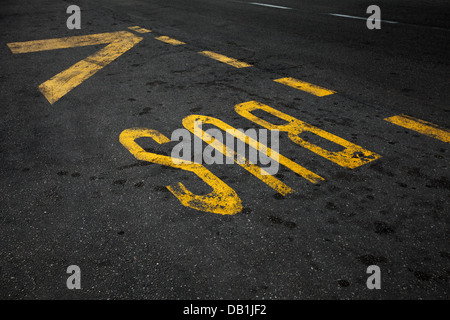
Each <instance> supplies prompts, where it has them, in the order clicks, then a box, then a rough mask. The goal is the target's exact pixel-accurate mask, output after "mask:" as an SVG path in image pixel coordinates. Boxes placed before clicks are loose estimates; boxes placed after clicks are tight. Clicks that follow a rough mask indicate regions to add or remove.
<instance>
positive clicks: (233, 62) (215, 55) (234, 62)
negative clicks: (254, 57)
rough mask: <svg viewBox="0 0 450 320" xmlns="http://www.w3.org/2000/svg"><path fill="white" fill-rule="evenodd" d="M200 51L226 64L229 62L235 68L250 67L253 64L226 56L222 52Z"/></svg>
mask: <svg viewBox="0 0 450 320" xmlns="http://www.w3.org/2000/svg"><path fill="white" fill-rule="evenodd" d="M199 53H200V54H201V55H204V56H206V57H209V58H211V59H214V60H217V61H220V62H223V63H226V64H228V65H230V66H233V67H235V68H248V67H251V66H252V65H251V64H248V63H246V62H242V61H239V60H236V59H234V58H230V57H227V56H224V55H222V54H219V53H215V52H212V51H201V52H199Z"/></svg>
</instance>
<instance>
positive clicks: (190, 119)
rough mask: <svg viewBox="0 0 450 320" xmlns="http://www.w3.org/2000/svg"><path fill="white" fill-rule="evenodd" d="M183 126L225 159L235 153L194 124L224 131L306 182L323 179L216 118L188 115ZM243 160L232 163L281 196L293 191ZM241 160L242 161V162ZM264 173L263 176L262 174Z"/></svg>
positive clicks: (315, 181)
mask: <svg viewBox="0 0 450 320" xmlns="http://www.w3.org/2000/svg"><path fill="white" fill-rule="evenodd" d="M182 122H183V126H184V127H185V128H186V129H188V130H189V131H191V132H192V133H193V134H194V135H196V136H198V137H199V138H200V139H202V140H203V141H205V142H206V143H208V144H210V145H211V146H212V147H213V148H214V149H216V150H217V151H219V152H221V153H222V154H224V155H225V156H226V157H232V158H234V156H235V155H236V152H235V151H234V150H231V149H230V148H228V147H227V146H225V145H224V144H223V143H222V142H220V141H218V140H217V139H214V138H212V137H211V136H210V135H208V134H207V133H206V132H204V131H203V130H202V129H201V128H200V127H198V126H196V123H197V124H198V123H202V124H212V125H214V126H216V127H218V128H220V129H222V130H223V131H226V132H227V133H230V134H232V135H233V136H234V137H236V138H237V139H239V140H241V141H242V142H244V143H246V144H248V145H249V146H251V147H252V148H254V149H256V150H259V151H260V152H262V153H264V154H265V155H266V156H268V157H270V158H272V159H273V160H275V161H278V162H279V163H280V164H282V165H284V166H285V167H287V168H289V169H290V170H292V171H294V172H295V173H297V174H299V175H300V176H302V177H303V178H305V179H306V180H308V181H310V182H312V183H318V182H320V181H322V180H325V179H323V178H322V177H321V176H319V175H317V174H315V173H314V172H312V171H310V170H308V169H306V168H304V167H302V166H300V165H298V164H297V163H295V162H294V161H292V160H290V159H288V158H286V157H284V156H283V155H281V154H279V153H277V152H275V151H274V150H272V149H270V148H268V147H267V146H265V145H263V144H261V143H259V142H258V141H257V140H254V139H252V138H251V137H249V136H247V135H245V134H244V133H243V132H241V131H239V130H237V129H236V128H234V127H232V126H230V125H228V124H226V123H225V122H223V121H222V120H219V119H217V118H213V117H208V116H201V115H190V116H187V117H185V118H184V119H183V121H182ZM241 157H242V158H243V159H241V161H238V160H237V159H234V162H235V163H237V164H239V165H240V166H242V167H243V168H244V169H245V170H247V171H249V172H250V173H251V174H253V175H254V176H256V177H257V178H258V179H260V180H261V181H263V182H264V183H266V184H267V185H268V186H270V187H271V188H272V189H274V190H276V191H277V192H279V193H280V194H282V195H286V194H288V193H292V192H293V191H294V190H293V189H292V188H290V187H289V186H287V185H286V184H284V183H283V182H281V181H280V180H278V179H277V178H275V177H274V176H272V175H270V174H267V172H265V171H264V169H262V168H260V167H259V166H257V165H256V164H253V163H250V162H249V161H248V160H247V159H245V158H244V157H243V156H241ZM242 160H243V161H242ZM262 173H265V174H262Z"/></svg>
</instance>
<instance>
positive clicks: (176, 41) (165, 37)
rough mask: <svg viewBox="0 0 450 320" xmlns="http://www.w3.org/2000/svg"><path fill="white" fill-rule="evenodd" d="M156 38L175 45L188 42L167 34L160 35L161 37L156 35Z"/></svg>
mask: <svg viewBox="0 0 450 320" xmlns="http://www.w3.org/2000/svg"><path fill="white" fill-rule="evenodd" d="M155 39H156V40H159V41H162V42H165V43H168V44H171V45H173V46H179V45H182V44H186V42H183V41H179V40H177V39H173V38H170V37H167V36H160V37H156V38H155Z"/></svg>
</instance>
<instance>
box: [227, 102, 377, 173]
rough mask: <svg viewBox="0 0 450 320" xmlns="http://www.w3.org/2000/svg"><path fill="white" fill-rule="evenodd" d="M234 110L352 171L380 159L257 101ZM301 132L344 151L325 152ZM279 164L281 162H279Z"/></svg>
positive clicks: (354, 145) (374, 154)
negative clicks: (259, 113)
mask: <svg viewBox="0 0 450 320" xmlns="http://www.w3.org/2000/svg"><path fill="white" fill-rule="evenodd" d="M235 110H236V112H237V113H238V114H240V115H241V116H243V117H244V118H247V119H248V120H250V121H252V122H254V123H257V124H259V125H261V126H263V127H264V128H266V129H269V130H280V131H284V132H287V133H288V136H289V139H291V141H292V142H294V143H296V144H298V145H300V146H302V147H304V148H306V149H308V150H310V151H312V152H314V153H316V154H318V155H320V156H322V157H324V158H326V159H328V160H330V161H333V162H334V163H337V164H338V165H340V166H342V167H344V168H349V169H354V168H357V167H359V166H362V165H363V164H366V163H368V162H371V161H374V160H376V159H378V158H381V156H380V155H379V154H376V153H375V152H372V151H369V150H366V149H364V148H362V147H360V146H358V145H356V144H354V143H351V142H350V141H347V140H345V139H342V138H340V137H338V136H335V135H334V134H331V133H329V132H327V131H325V130H322V129H319V128H317V127H314V126H312V125H310V124H308V123H306V122H303V121H301V120H299V119H297V118H294V117H292V116H290V115H288V114H286V113H283V112H281V111H279V110H277V109H274V108H272V107H269V106H268V105H265V104H262V103H259V102H257V101H249V102H244V103H240V104H237V105H236V106H235ZM255 110H263V111H265V112H267V113H269V114H271V115H273V116H275V117H277V118H280V119H282V120H284V121H286V123H285V124H280V125H275V124H272V123H270V122H268V121H266V120H263V119H261V118H259V117H257V116H255V115H254V114H253V113H252V111H255ZM302 132H311V133H313V134H315V135H317V136H319V137H322V138H324V139H327V140H329V141H332V142H333V143H336V144H338V145H340V146H342V147H344V150H342V151H339V152H332V151H329V150H325V149H323V148H321V147H319V146H317V145H315V144H313V143H310V142H308V141H306V140H304V139H302V138H300V136H299V135H300V134H301V133H302ZM280 163H281V162H280Z"/></svg>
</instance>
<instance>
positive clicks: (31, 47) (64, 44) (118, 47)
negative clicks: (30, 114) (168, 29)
mask: <svg viewBox="0 0 450 320" xmlns="http://www.w3.org/2000/svg"><path fill="white" fill-rule="evenodd" d="M141 40H142V38H141V37H138V36H136V35H134V34H132V33H131V32H127V31H119V32H113V33H100V34H94V35H87V36H74V37H67V38H59V39H47V40H37V41H26V42H15V43H9V44H8V46H9V48H10V49H11V51H12V52H13V53H27V52H36V51H44V50H55V49H64V48H72V47H78V46H89V45H98V44H106V43H109V44H108V45H107V46H106V47H104V48H103V49H101V50H99V51H97V52H96V53H94V54H93V55H91V56H89V57H87V58H86V59H83V60H81V61H80V62H78V63H76V64H74V65H73V66H72V67H70V68H68V69H66V70H64V71H62V72H60V73H58V74H57V75H55V76H54V77H52V78H51V79H50V80H47V81H45V82H44V83H42V84H41V85H39V90H41V92H42V93H43V94H44V96H45V97H46V98H47V100H48V101H49V102H50V103H51V104H53V103H55V102H56V101H58V100H59V99H60V98H61V97H63V96H64V95H65V94H67V93H68V92H69V91H70V90H72V89H73V88H75V87H76V86H78V85H79V84H80V83H82V82H83V81H85V80H86V79H88V78H89V77H91V76H92V75H93V74H95V73H96V72H97V71H99V70H100V69H102V68H103V67H104V66H106V65H108V64H109V63H111V62H112V61H114V60H115V59H117V58H118V57H119V56H120V55H122V54H123V53H125V52H126V51H128V50H129V49H131V48H132V47H134V46H135V45H136V44H137V43H139V42H140V41H141Z"/></svg>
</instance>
